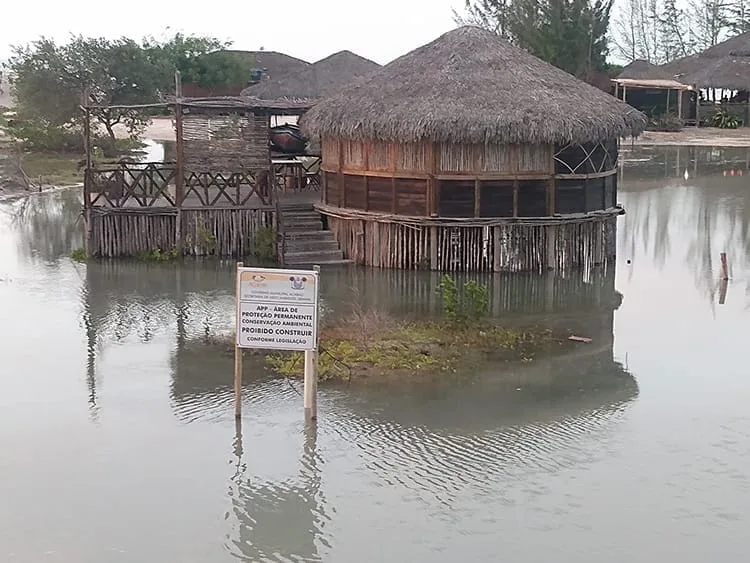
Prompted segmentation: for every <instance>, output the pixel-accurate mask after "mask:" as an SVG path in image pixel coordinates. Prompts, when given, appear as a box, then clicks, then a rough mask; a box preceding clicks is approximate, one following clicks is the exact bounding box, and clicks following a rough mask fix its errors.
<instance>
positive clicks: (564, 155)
mask: <svg viewBox="0 0 750 563" xmlns="http://www.w3.org/2000/svg"><path fill="white" fill-rule="evenodd" d="M616 163H617V140H616V139H615V141H614V143H613V142H612V141H606V142H603V143H585V144H575V143H570V144H567V145H565V146H563V147H558V150H557V152H556V153H555V173H557V174H596V173H599V172H605V171H607V170H612V169H613V168H614V167H615V164H616Z"/></svg>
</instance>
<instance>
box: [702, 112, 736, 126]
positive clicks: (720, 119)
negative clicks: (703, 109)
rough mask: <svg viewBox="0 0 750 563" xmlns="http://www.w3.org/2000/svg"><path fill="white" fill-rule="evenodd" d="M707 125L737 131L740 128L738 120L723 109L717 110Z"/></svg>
mask: <svg viewBox="0 0 750 563" xmlns="http://www.w3.org/2000/svg"><path fill="white" fill-rule="evenodd" d="M709 125H710V126H711V127H718V128H719V129H737V128H738V127H739V126H740V120H739V119H738V118H737V116H735V115H732V114H731V113H729V112H728V111H727V110H725V109H717V110H716V112H715V113H714V114H713V116H712V117H711V121H710V122H709Z"/></svg>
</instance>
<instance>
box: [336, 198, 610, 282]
mask: <svg viewBox="0 0 750 563" xmlns="http://www.w3.org/2000/svg"><path fill="white" fill-rule="evenodd" d="M322 211H323V213H324V214H325V213H326V211H325V209H322ZM616 221H617V214H615V213H601V214H600V215H598V216H595V217H579V218H578V220H572V219H571V220H561V221H557V222H554V223H552V222H548V223H541V224H540V223H536V224H535V223H527V224H524V223H495V224H487V225H461V224H460V223H459V224H442V225H441V224H423V225H419V224H406V223H399V222H391V221H379V220H377V219H376V218H373V217H369V218H366V217H357V216H351V217H346V216H342V214H341V213H336V214H331V215H329V216H328V225H329V227H330V229H331V231H333V233H334V235H335V236H336V239H337V240H338V242H339V244H340V245H341V248H342V250H343V251H344V256H345V257H346V258H349V259H351V260H353V261H354V262H355V263H357V264H362V265H366V266H375V267H379V268H398V269H406V270H416V269H424V270H439V271H449V272H451V271H453V272H460V271H467V272H468V271H473V272H527V271H536V272H542V271H544V270H548V269H549V270H565V269H568V268H571V267H576V268H591V267H593V266H596V265H600V264H606V263H607V261H608V260H610V259H612V258H614V256H615V249H616V246H615V245H616Z"/></svg>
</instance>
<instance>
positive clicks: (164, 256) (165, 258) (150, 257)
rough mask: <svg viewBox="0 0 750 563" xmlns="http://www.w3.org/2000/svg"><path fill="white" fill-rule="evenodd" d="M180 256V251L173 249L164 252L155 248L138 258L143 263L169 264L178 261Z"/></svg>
mask: <svg viewBox="0 0 750 563" xmlns="http://www.w3.org/2000/svg"><path fill="white" fill-rule="evenodd" d="M179 255H180V252H179V250H177V249H176V248H172V249H170V250H162V249H161V248H155V249H153V250H149V251H148V252H141V253H139V254H137V255H136V258H137V259H138V260H140V261H141V262H169V261H170V260H174V259H176V258H177V257H178V256H179Z"/></svg>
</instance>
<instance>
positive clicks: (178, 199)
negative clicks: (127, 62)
mask: <svg viewBox="0 0 750 563" xmlns="http://www.w3.org/2000/svg"><path fill="white" fill-rule="evenodd" d="M174 95H175V106H174V123H175V150H176V153H177V154H176V155H175V160H176V166H177V169H176V170H175V177H174V184H175V186H174V192H175V205H176V206H177V216H176V218H175V234H174V236H175V246H176V247H177V251H178V252H179V253H180V254H182V200H183V199H185V145H184V140H183V138H182V137H183V132H182V102H181V100H182V77H181V75H180V71H179V70H176V71H175V73H174Z"/></svg>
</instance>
